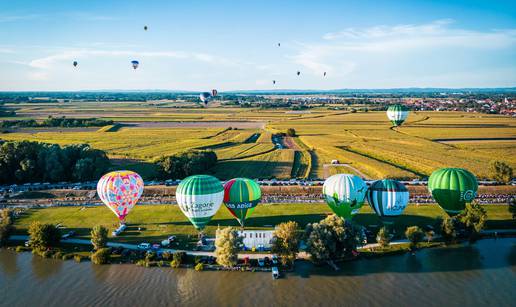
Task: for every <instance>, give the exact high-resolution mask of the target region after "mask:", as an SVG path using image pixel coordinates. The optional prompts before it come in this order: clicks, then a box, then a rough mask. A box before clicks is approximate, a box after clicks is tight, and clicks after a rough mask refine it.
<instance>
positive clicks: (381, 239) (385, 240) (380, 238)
mask: <svg viewBox="0 0 516 307" xmlns="http://www.w3.org/2000/svg"><path fill="white" fill-rule="evenodd" d="M376 242H378V244H380V246H381V247H387V246H389V243H390V242H391V235H390V234H389V229H387V227H385V226H384V227H382V228H380V230H379V231H378V233H377V234H376Z"/></svg>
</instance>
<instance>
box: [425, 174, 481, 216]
mask: <svg viewBox="0 0 516 307" xmlns="http://www.w3.org/2000/svg"><path fill="white" fill-rule="evenodd" d="M477 189H478V182H477V178H475V175H473V174H472V173H470V172H469V171H467V170H465V169H462V168H441V169H438V170H436V171H434V172H433V173H432V175H430V178H429V179H428V191H430V193H431V194H432V196H433V197H434V199H435V201H437V203H438V204H439V206H440V207H441V208H443V210H444V211H445V212H446V213H448V215H450V216H453V215H456V214H459V213H460V212H462V211H463V210H464V209H465V208H466V203H470V202H471V201H473V199H475V197H476V196H477Z"/></svg>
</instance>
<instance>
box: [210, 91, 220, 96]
mask: <svg viewBox="0 0 516 307" xmlns="http://www.w3.org/2000/svg"><path fill="white" fill-rule="evenodd" d="M218 93H219V92H218V91H217V90H216V89H213V90H211V97H215V96H217V94H218Z"/></svg>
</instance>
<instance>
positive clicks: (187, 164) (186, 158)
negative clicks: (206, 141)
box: [157, 150, 217, 179]
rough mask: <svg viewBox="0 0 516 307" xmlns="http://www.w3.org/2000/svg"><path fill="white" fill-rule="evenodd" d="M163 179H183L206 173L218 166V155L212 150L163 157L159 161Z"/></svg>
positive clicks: (192, 151)
mask: <svg viewBox="0 0 516 307" xmlns="http://www.w3.org/2000/svg"><path fill="white" fill-rule="evenodd" d="M157 163H158V166H159V168H160V172H161V176H162V178H167V179H168V178H172V179H182V178H185V177H188V176H191V175H197V174H203V173H206V171H208V170H209V169H210V168H212V167H214V166H215V165H216V164H217V154H215V152H214V151H211V150H203V151H198V150H191V151H188V152H184V153H180V154H176V155H172V156H167V157H161V158H160V159H159V160H158V161H157Z"/></svg>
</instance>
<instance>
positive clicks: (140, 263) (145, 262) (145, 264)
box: [136, 259, 148, 267]
mask: <svg viewBox="0 0 516 307" xmlns="http://www.w3.org/2000/svg"><path fill="white" fill-rule="evenodd" d="M136 265H137V266H144V267H147V266H148V265H147V261H145V260H143V259H140V260H138V261H136Z"/></svg>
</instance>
